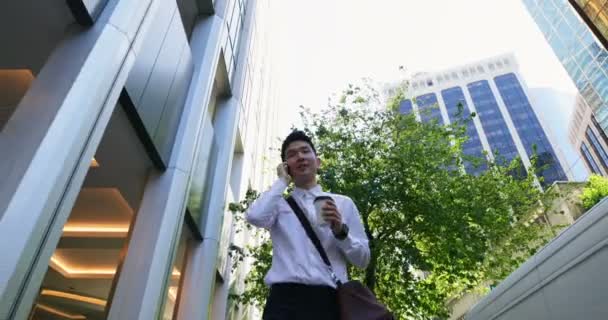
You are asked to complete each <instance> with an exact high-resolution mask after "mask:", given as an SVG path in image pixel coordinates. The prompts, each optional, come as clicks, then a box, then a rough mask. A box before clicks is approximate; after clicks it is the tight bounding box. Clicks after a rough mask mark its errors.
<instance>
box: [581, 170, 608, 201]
mask: <svg viewBox="0 0 608 320" xmlns="http://www.w3.org/2000/svg"><path fill="white" fill-rule="evenodd" d="M606 196H608V179H606V178H604V177H602V176H599V175H596V174H593V175H591V176H590V177H589V184H588V185H587V187H585V188H584V189H583V194H582V195H581V200H582V201H583V207H584V208H585V209H590V208H591V207H593V206H594V205H596V204H597V203H598V202H600V200H602V199H603V198H604V197H606Z"/></svg>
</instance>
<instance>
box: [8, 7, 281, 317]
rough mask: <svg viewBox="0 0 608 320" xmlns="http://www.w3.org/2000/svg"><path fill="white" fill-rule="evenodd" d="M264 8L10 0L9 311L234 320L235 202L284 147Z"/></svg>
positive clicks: (261, 179)
mask: <svg viewBox="0 0 608 320" xmlns="http://www.w3.org/2000/svg"><path fill="white" fill-rule="evenodd" d="M269 10H270V7H269V4H268V2H265V1H256V0H215V1H211V0H209V1H207V0H177V1H174V0H166V1H160V0H94V1H80V0H69V1H64V2H57V1H46V0H44V1H18V2H15V1H9V2H3V3H2V4H0V17H1V19H0V30H2V31H0V38H1V39H2V40H3V44H4V45H3V50H2V51H1V52H0V150H2V151H1V152H0V155H1V156H0V158H1V161H0V172H2V175H3V177H4V178H3V179H2V182H0V252H2V258H1V259H0V319H32V320H33V319H142V320H143V319H225V318H226V315H227V309H228V292H229V290H230V286H231V285H232V284H234V283H235V281H238V277H241V276H240V275H238V274H236V273H232V272H231V260H230V257H229V255H228V252H229V250H230V249H229V248H230V245H231V243H232V242H234V241H235V240H234V232H233V228H232V227H233V221H232V214H231V213H230V212H228V206H227V204H228V203H230V202H233V201H236V200H238V199H241V198H242V197H243V196H244V194H245V191H246V190H247V188H250V187H251V188H256V189H263V188H264V187H265V186H266V185H267V184H268V181H269V179H270V178H268V177H265V176H264V172H265V170H264V168H265V167H266V166H267V165H268V164H267V163H266V162H265V161H270V160H272V159H275V158H277V157H273V156H272V155H271V154H267V152H268V150H270V147H271V144H272V143H273V142H275V139H274V138H275V136H276V131H275V130H276V123H277V119H276V117H277V108H276V104H275V101H276V99H275V97H274V92H273V88H272V86H273V82H272V74H273V70H272V64H271V61H272V55H271V51H270V50H269V43H270V39H269V30H270V26H269V22H268V21H270V19H268V17H267V15H268V14H269ZM241 241H247V239H242V240H241ZM245 316H246V314H245Z"/></svg>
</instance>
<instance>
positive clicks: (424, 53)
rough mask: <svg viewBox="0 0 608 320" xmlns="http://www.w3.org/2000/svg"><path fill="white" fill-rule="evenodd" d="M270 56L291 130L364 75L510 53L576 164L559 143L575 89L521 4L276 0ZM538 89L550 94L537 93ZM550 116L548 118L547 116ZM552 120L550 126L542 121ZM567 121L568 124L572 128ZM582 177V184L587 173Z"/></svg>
mask: <svg viewBox="0 0 608 320" xmlns="http://www.w3.org/2000/svg"><path fill="white" fill-rule="evenodd" d="M271 6H272V13H273V14H272V26H273V27H272V31H271V33H272V34H271V39H272V40H271V50H272V56H273V63H275V66H276V67H277V70H278V71H277V75H276V76H277V78H276V79H277V80H278V81H277V85H276V86H275V88H276V89H277V90H278V91H279V92H278V102H279V104H280V108H281V110H282V112H283V115H282V118H283V119H285V121H284V123H285V124H286V125H285V126H286V127H285V128H284V129H283V130H284V132H287V130H288V128H289V126H290V125H291V124H297V123H298V116H297V107H298V106H299V105H304V106H306V107H310V108H311V109H313V110H318V109H320V108H322V107H324V106H325V105H327V99H328V97H329V96H330V95H331V94H332V93H335V92H338V91H339V90H340V89H342V88H344V87H345V86H346V85H347V84H348V83H350V82H353V81H356V80H358V79H360V78H362V77H370V78H372V79H375V80H378V81H394V80H397V79H399V78H401V77H403V76H404V74H403V72H400V71H399V66H404V67H405V68H406V69H407V70H408V72H409V73H410V74H413V73H416V72H420V71H428V72H432V71H438V70H442V69H444V68H450V67H455V66H458V65H462V64H466V63H469V62H475V61H477V60H481V59H484V58H488V57H492V56H495V55H500V54H503V53H509V52H513V53H515V55H516V58H517V59H518V62H519V65H520V73H521V75H522V76H523V78H524V81H525V82H526V84H527V86H528V87H529V88H531V89H537V88H538V89H542V90H531V93H532V95H533V97H532V99H533V104H535V102H538V103H536V104H539V103H548V101H555V97H552V98H553V99H549V98H548V97H546V95H547V94H550V92H555V93H556V96H558V97H559V98H558V99H559V103H555V104H553V105H551V106H550V107H547V105H544V106H541V107H540V108H537V112H539V113H541V114H539V116H540V117H541V122H543V125H545V126H549V128H548V130H549V131H550V132H549V134H550V135H551V137H552V138H553V139H554V140H557V139H558V138H560V139H559V140H560V141H558V142H559V145H558V146H557V147H558V149H560V150H558V152H560V153H562V154H565V157H566V158H569V159H570V160H569V161H573V162H576V159H575V154H576V153H575V152H574V151H573V150H572V148H571V147H569V145H568V144H567V143H566V141H561V140H563V139H561V138H562V137H565V136H567V134H566V135H564V132H566V131H567V123H564V122H563V121H559V122H558V123H556V121H555V119H553V118H551V111H554V110H553V109H558V110H559V113H560V114H561V115H563V119H569V116H570V113H571V112H572V107H571V106H572V105H573V103H574V97H575V93H576V88H575V87H574V85H573V84H572V82H571V80H570V78H569V77H568V75H567V73H566V71H565V70H564V69H563V67H562V66H561V64H560V63H559V61H558V60H557V58H556V57H555V56H554V54H553V51H552V50H551V48H550V46H549V45H548V44H547V42H546V41H545V39H544V37H543V36H542V34H541V32H540V30H539V29H538V28H537V26H536V24H535V23H534V21H533V20H532V18H531V17H530V16H529V14H528V13H527V11H526V9H525V7H524V5H523V3H522V1H521V0H457V1H455V0H434V1H421V0H373V1H372V0H307V1H296V0H274V1H273V2H272V5H271ZM534 92H537V93H542V95H544V96H542V95H541V96H534V94H533V93H534ZM539 109H540V110H541V111H542V112H544V113H545V114H542V112H541V111H539ZM545 118H547V119H545ZM566 122H567V121H566ZM576 170H578V171H577V173H576V174H575V175H577V176H579V178H581V175H582V174H584V172H582V171H580V170H581V169H580V168H579V169H576Z"/></svg>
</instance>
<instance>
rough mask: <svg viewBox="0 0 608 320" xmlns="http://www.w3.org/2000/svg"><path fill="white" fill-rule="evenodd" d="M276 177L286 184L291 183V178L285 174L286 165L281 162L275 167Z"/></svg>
mask: <svg viewBox="0 0 608 320" xmlns="http://www.w3.org/2000/svg"><path fill="white" fill-rule="evenodd" d="M277 176H278V177H279V178H280V179H283V181H285V182H286V183H287V184H289V183H290V182H291V176H290V175H289V174H288V173H287V163H285V162H282V163H280V164H279V166H278V167H277Z"/></svg>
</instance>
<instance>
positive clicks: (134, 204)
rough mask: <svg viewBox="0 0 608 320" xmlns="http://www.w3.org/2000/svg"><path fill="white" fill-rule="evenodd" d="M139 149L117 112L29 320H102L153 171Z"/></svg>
mask: <svg viewBox="0 0 608 320" xmlns="http://www.w3.org/2000/svg"><path fill="white" fill-rule="evenodd" d="M118 146H120V147H118ZM143 149H144V147H143V145H142V144H141V142H140V140H139V138H138V137H137V134H136V133H135V129H133V128H132V127H131V125H130V122H129V121H128V119H127V115H126V113H125V111H124V110H123V108H122V107H121V106H116V107H115V109H114V113H113V114H112V118H111V119H110V122H109V124H108V126H107V128H106V131H105V133H104V135H103V137H102V139H101V142H100V143H99V147H98V148H97V151H96V153H95V158H94V159H93V160H92V161H91V163H90V166H89V170H88V173H87V176H86V179H85V180H84V183H83V185H82V188H81V190H80V192H79V194H78V197H77V198H76V201H75V203H74V206H73V207H72V211H71V213H70V216H69V218H68V220H67V222H66V223H65V225H64V226H63V234H62V236H61V239H60V240H59V243H58V244H57V247H56V249H55V251H54V252H53V254H52V256H51V258H50V260H49V262H48V269H47V271H46V274H45V276H44V279H43V280H42V285H41V288H40V291H39V294H38V297H37V299H36V302H35V303H34V305H33V308H32V311H31V314H30V316H29V317H28V319H31V320H37V319H45V320H46V319H68V318H69V319H85V318H86V319H105V314H106V312H107V311H108V306H109V305H110V304H111V301H112V293H113V287H114V285H115V283H116V279H118V274H119V270H120V268H119V265H120V264H121V261H122V259H123V256H124V252H127V254H128V250H127V249H128V245H129V237H128V234H129V230H130V229H131V226H132V223H133V221H134V217H135V214H136V213H137V209H138V208H139V206H140V202H141V198H142V196H143V190H144V189H145V185H146V177H147V174H148V172H150V170H153V167H152V163H151V161H150V160H149V159H148V157H147V155H146V154H145V153H143V154H142V151H141V150H143ZM117 152H120V154H121V157H116V154H117Z"/></svg>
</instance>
